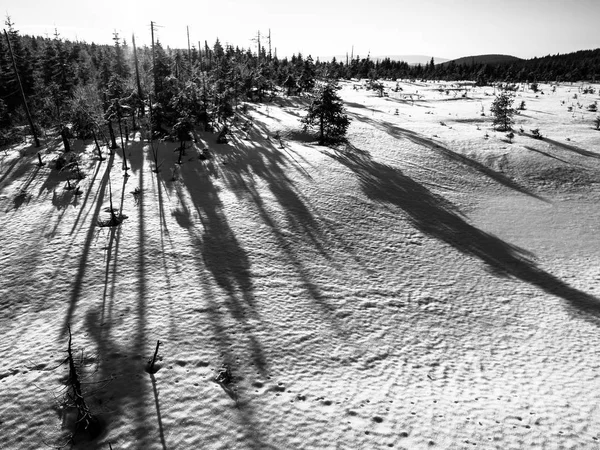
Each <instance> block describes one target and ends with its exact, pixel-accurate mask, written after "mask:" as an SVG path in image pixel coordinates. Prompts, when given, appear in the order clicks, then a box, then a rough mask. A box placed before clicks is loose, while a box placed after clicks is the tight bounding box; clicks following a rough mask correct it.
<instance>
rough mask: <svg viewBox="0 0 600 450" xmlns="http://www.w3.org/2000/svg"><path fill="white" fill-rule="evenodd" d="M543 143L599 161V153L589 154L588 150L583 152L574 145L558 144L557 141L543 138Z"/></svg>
mask: <svg viewBox="0 0 600 450" xmlns="http://www.w3.org/2000/svg"><path fill="white" fill-rule="evenodd" d="M544 141H545V142H547V143H549V144H552V145H553V146H555V147H557V148H559V149H561V150H568V151H570V152H573V153H577V154H578V155H581V156H587V157H589V158H596V159H600V153H595V152H590V151H589V150H584V149H582V148H579V147H577V146H576V145H570V144H565V143H564V142H558V141H555V140H554V139H550V138H547V137H544Z"/></svg>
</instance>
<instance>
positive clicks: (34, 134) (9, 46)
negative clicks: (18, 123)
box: [4, 30, 40, 147]
mask: <svg viewBox="0 0 600 450" xmlns="http://www.w3.org/2000/svg"><path fill="white" fill-rule="evenodd" d="M4 36H6V42H7V44H8V51H9V53H10V58H11V60H12V65H13V69H14V71H15V77H16V78H17V82H18V84H19V90H20V91H21V97H22V98H23V106H24V107H25V113H26V114H27V120H28V121H29V126H30V127H31V133H32V134H33V140H34V141H35V146H36V147H39V146H40V140H39V139H38V137H37V133H36V131H35V126H34V125H33V119H32V118H31V113H30V112H29V106H28V105H27V98H26V97H25V92H24V91H23V85H22V84H21V77H20V76H19V71H18V70H17V63H16V61H15V55H14V54H13V51H12V46H11V44H10V39H9V38H8V33H7V32H6V30H4Z"/></svg>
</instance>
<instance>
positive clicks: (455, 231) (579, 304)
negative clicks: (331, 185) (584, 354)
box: [334, 152, 600, 317]
mask: <svg viewBox="0 0 600 450" xmlns="http://www.w3.org/2000/svg"><path fill="white" fill-rule="evenodd" d="M367 154H368V153H367ZM334 158H335V159H337V160H338V161H339V162H340V163H342V164H343V165H345V166H346V167H348V168H349V169H350V170H352V171H353V172H354V173H355V174H356V176H357V177H358V179H359V181H360V183H361V186H362V189H363V190H364V192H365V194H366V195H367V196H368V197H369V198H371V199H373V200H377V201H380V202H383V203H390V204H393V205H395V206H397V207H399V208H401V209H402V210H403V211H404V212H405V213H406V215H407V217H408V219H409V220H410V222H411V223H412V225H413V226H414V227H415V228H417V229H418V230H420V231H421V232H423V233H425V234H427V235H429V236H431V237H434V238H436V239H439V240H441V241H443V242H445V243H447V244H449V245H451V246H452V247H454V248H455V249H457V250H458V251H460V252H462V253H464V254H466V255H469V256H472V257H475V258H478V259H480V260H481V261H483V262H484V263H486V264H487V265H488V266H489V267H490V268H491V269H492V270H493V271H494V273H496V274H497V275H500V276H506V277H514V278H517V279H520V280H522V281H525V282H527V283H530V284H532V285H534V286H537V287H538V288H540V289H542V290H543V291H545V292H547V293H549V294H552V295H555V296H558V297H561V298H563V299H565V300H567V301H568V302H569V303H570V304H571V305H573V306H574V307H576V308H577V309H579V310H581V311H586V312H590V313H593V315H594V316H596V317H597V316H599V315H600V300H598V299H597V298H596V297H594V296H592V295H590V294H587V293H585V292H582V291H579V290H578V289H575V288H573V287H571V286H569V285H568V284H566V283H565V282H563V281H561V280H559V279H558V278H556V277H555V276H553V275H551V274H549V273H547V272H545V271H544V270H542V269H540V268H539V267H537V265H536V264H535V263H534V262H533V261H532V260H531V259H530V258H531V256H532V255H531V254H530V253H528V252H527V251H525V250H523V249H521V248H518V247H515V246H513V245H511V244H509V243H507V242H504V241H503V240H501V239H499V238H498V237H496V236H493V235H491V234H488V233H485V232H484V231H482V230H480V229H478V228H476V227H474V226H473V225H471V224H469V223H468V222H466V220H465V219H464V218H462V217H461V216H459V215H458V214H457V213H455V212H454V211H452V210H451V209H449V208H448V207H447V206H446V203H447V202H446V201H445V200H444V199H443V198H441V197H440V196H438V195H435V194H433V193H432V192H431V191H429V190H428V189H427V188H426V187H424V186H423V185H421V184H419V183H417V182H416V181H414V180H413V179H411V178H409V177H407V176H406V175H404V174H403V173H402V172H401V171H400V170H398V169H396V168H393V167H390V166H387V165H385V164H381V163H379V162H376V161H373V160H372V159H370V158H369V157H365V156H364V154H363V155H361V154H357V153H352V152H347V153H344V154H339V153H338V154H336V155H335V156H334Z"/></svg>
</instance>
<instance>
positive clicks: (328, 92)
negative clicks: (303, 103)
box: [301, 81, 350, 145]
mask: <svg viewBox="0 0 600 450" xmlns="http://www.w3.org/2000/svg"><path fill="white" fill-rule="evenodd" d="M336 91H337V83H336V82H335V81H332V82H329V83H327V84H325V85H323V86H322V87H321V88H320V89H319V90H318V92H317V94H316V96H315V97H314V99H313V101H312V103H311V105H310V106H309V107H308V111H307V115H306V117H304V118H303V119H302V120H301V122H302V123H303V124H304V126H303V129H304V131H307V130H308V129H313V128H317V129H318V130H319V131H318V133H319V134H318V139H319V144H321V145H323V144H325V143H327V142H335V141H339V140H342V139H343V138H344V136H345V135H346V131H347V130H348V126H349V125H350V119H349V118H348V116H347V115H346V113H345V111H344V106H343V103H342V99H341V98H340V97H339V96H338V95H337V92H336Z"/></svg>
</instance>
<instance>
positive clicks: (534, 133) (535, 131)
mask: <svg viewBox="0 0 600 450" xmlns="http://www.w3.org/2000/svg"><path fill="white" fill-rule="evenodd" d="M531 136H532V137H533V138H534V139H543V136H542V135H541V134H540V129H539V128H535V129H533V130H531Z"/></svg>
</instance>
